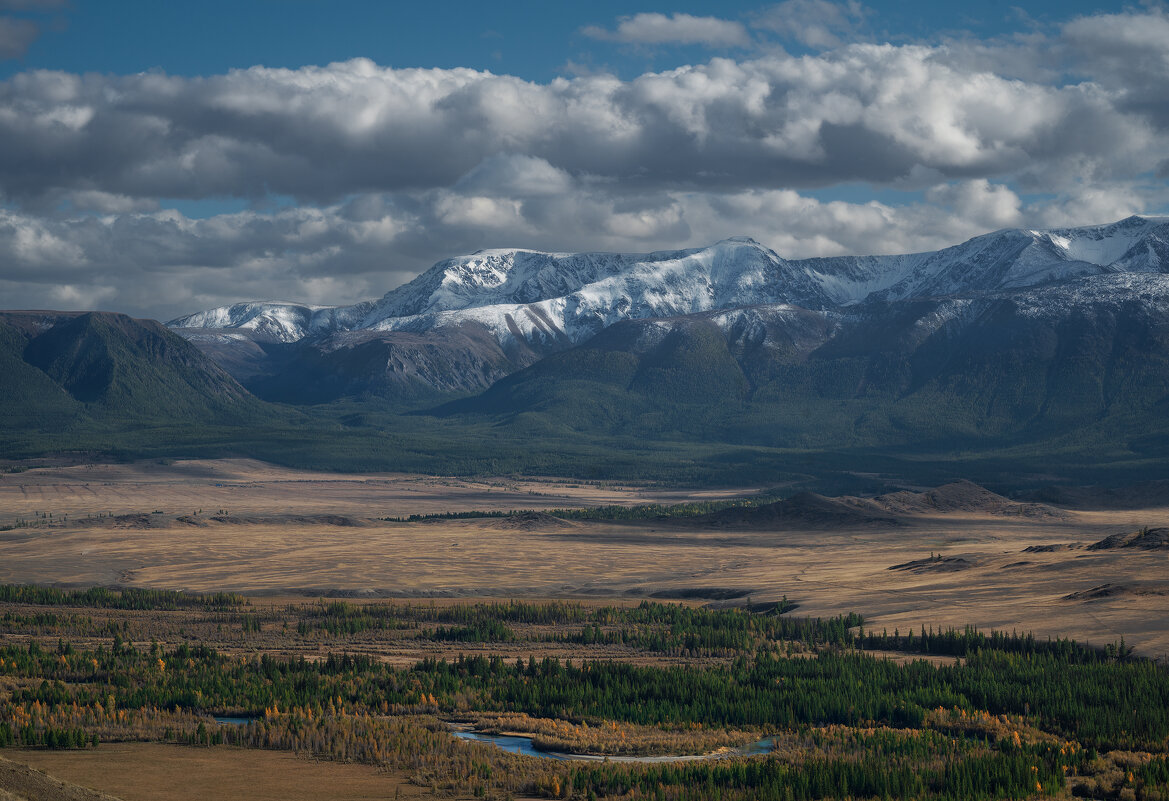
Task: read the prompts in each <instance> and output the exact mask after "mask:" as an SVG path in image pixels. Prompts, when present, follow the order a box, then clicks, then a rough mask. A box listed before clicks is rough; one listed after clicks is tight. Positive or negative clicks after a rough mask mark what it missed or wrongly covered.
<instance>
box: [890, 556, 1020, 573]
mask: <svg viewBox="0 0 1169 801" xmlns="http://www.w3.org/2000/svg"><path fill="white" fill-rule="evenodd" d="M1015 566H1017V564H1016V565H1006V567H1015ZM972 567H974V563H973V562H971V561H970V560H969V559H963V558H962V557H960V556H935V557H933V558H932V559H914V560H913V561H912V562H902V563H901V564H899V565H893V566H891V567H890V568H889V569H890V570H908V571H910V572H911V573H953V572H955V571H958V570H969V569H970V568H972Z"/></svg>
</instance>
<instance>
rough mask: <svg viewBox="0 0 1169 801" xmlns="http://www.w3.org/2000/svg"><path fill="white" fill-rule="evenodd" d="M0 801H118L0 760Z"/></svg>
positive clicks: (109, 796) (25, 766) (29, 768)
mask: <svg viewBox="0 0 1169 801" xmlns="http://www.w3.org/2000/svg"><path fill="white" fill-rule="evenodd" d="M0 801H118V799H117V798H115V797H114V796H112V795H106V794H105V793H99V792H98V791H96V790H90V789H89V788H87V787H82V786H80V785H77V784H70V783H68V782H63V781H61V780H60V779H55V778H53V777H52V776H50V775H49V774H47V773H42V772H41V771H39V770H37V769H35V768H31V767H29V766H27V765H21V764H18V763H16V762H12V761H11V760H8V759H4V758H3V757H0Z"/></svg>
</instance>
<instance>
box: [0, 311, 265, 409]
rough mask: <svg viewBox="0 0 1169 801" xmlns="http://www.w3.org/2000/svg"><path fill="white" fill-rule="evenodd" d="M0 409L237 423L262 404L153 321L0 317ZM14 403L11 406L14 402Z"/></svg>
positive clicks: (92, 315) (100, 315)
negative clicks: (0, 368)
mask: <svg viewBox="0 0 1169 801" xmlns="http://www.w3.org/2000/svg"><path fill="white" fill-rule="evenodd" d="M0 360H2V363H3V364H4V365H5V366H6V367H8V368H9V369H7V370H5V371H4V373H3V379H0V380H2V381H3V385H4V390H5V391H4V393H3V394H4V395H6V396H8V397H9V399H10V400H9V401H8V402H7V403H6V406H5V408H6V410H7V411H9V412H11V413H12V414H19V415H20V416H21V417H22V419H24V420H26V421H36V420H42V421H43V420H46V419H47V418H46V415H49V414H51V415H52V417H54V418H55V419H58V420H74V419H75V420H83V419H89V420H110V419H114V418H117V419H127V418H130V419H133V420H136V421H139V422H144V421H150V420H162V421H173V420H188V421H191V420H207V421H212V420H213V421H216V422H242V421H245V420H247V419H250V418H254V417H256V416H258V415H261V414H262V413H263V411H262V405H261V404H260V403H259V402H258V401H257V400H256V399H255V398H253V397H252V396H251V395H250V394H249V393H248V392H247V391H246V390H244V389H243V387H241V386H240V385H239V384H238V383H236V381H235V380H234V379H232V378H231V377H230V376H229V375H228V374H227V373H225V372H224V371H223V370H222V369H221V368H220V367H218V366H217V365H215V364H214V362H212V361H210V360H209V359H208V358H207V357H206V356H204V355H203V354H202V353H200V351H199V350H198V349H197V348H196V347H194V346H193V345H191V344H190V343H189V342H187V341H186V340H184V339H183V338H182V337H179V336H177V335H176V334H174V333H173V332H172V331H169V330H168V329H167V328H165V327H164V326H163V325H161V324H159V323H157V322H155V321H153V320H134V319H131V318H130V317H127V316H125V315H121V314H111V313H104V312H86V313H73V314H69V313H53V312H39V313H13V312H5V313H0ZM13 399H15V400H13Z"/></svg>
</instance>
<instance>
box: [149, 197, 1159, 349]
mask: <svg viewBox="0 0 1169 801" xmlns="http://www.w3.org/2000/svg"><path fill="white" fill-rule="evenodd" d="M1117 272H1123V273H1130V272H1146V273H1148V272H1162V273H1164V272H1169V217H1130V218H1127V219H1125V220H1121V221H1119V222H1115V223H1110V224H1107V225H1099V226H1089V227H1084V228H1062V229H1051V230H1047V231H1038V230H1026V229H1004V230H1001V231H995V232H992V233H989V234H984V235H982V236H979V237H975V238H974V239H971V240H969V241H967V242H964V243H962V244H959V245H955V246H953V247H950V248H945V249H943V250H940V251H933V252H925V253H915V254H907V255H896V256H843V257H830V258H815V259H803V260H798V261H789V260H786V259H783V258H781V257H780V256H778V255H776V254H775V253H774V252H773V251H771V250H769V249H768V248H765V247H763V246H762V245H760V244H758V243H756V242H755V241H754V240H751V239H749V238H746V237H736V238H733V239H726V240H722V241H720V242H717V243H715V244H714V245H710V246H708V247H704V248H693V249H687V250H672V251H656V252H653V253H648V254H619V253H545V252H540V251H534V250H524V249H491V250H482V251H479V252H477V253H474V254H471V255H468V256H460V257H455V258H451V259H446V260H443V261H441V262H439V263H437V264H435V265H434V266H433V267H432V268H430V269H429V270H427V271H426V272H424V273H423V274H421V275H419V276H418V277H417V278H415V279H414V280H413V281H411V282H409V283H407V284H405V285H403V286H401V287H398V288H397V289H394V290H392V291H390V292H388V293H386V295H385V296H384V297H383V298H382V299H381V300H378V301H373V302H367V303H362V304H357V305H356V306H343V307H320V306H306V305H298V304H278V303H271V302H257V303H249V304H236V305H234V306H230V307H223V308H221V309H212V310H209V311H206V312H200V313H198V314H194V315H189V316H187V317H183V318H179V319H178V320H174V321H171V322H170V323H168V325H171V326H173V327H188V328H221V329H222V328H235V329H241V330H249V331H252V332H253V333H255V334H256V335H258V336H261V337H264V338H269V339H272V340H274V341H281V342H290V341H295V340H297V339H300V338H302V337H304V336H307V335H310V334H314V333H332V332H337V331H346V330H354V329H371V330H380V331H396V330H404V331H417V332H422V331H426V330H429V329H433V328H438V327H445V326H450V325H458V324H460V323H464V322H474V323H478V324H482V325H484V326H486V327H487V328H488V329H489V330H491V331H492V332H493V333H494V334H495V336H496V337H497V339H498V340H499V341H500V342H501V343H507V342H512V341H519V340H524V341H526V342H528V343H536V342H542V343H545V344H552V343H570V342H579V341H582V340H583V339H585V338H587V337H588V336H591V335H593V334H595V333H597V332H598V331H599V330H601V329H603V328H605V327H607V326H609V325H612V324H613V323H615V322H618V321H620V320H623V319H645V318H653V317H672V316H678V315H684V314H693V313H698V312H707V311H713V310H718V309H730V308H735V307H741V306H750V305H760V304H792V305H795V306H800V307H804V308H808V309H819V310H830V309H834V308H839V307H842V306H849V305H855V304H857V303H861V302H864V301H865V300H868V299H880V300H886V301H897V300H904V299H907V298H912V297H948V296H954V295H962V294H970V293H975V294H977V293H984V292H994V291H1002V290H1010V289H1025V288H1028V287H1034V286H1037V285H1044V284H1051V283H1058V282H1066V281H1074V280H1076V279H1082V278H1086V277H1090V276H1098V275H1102V274H1106V273H1117Z"/></svg>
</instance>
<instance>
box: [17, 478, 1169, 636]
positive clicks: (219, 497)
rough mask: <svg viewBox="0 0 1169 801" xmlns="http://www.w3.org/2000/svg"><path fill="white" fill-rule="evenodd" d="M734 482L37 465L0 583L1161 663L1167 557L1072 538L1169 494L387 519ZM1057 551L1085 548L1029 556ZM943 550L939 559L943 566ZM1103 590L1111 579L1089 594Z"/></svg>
mask: <svg viewBox="0 0 1169 801" xmlns="http://www.w3.org/2000/svg"><path fill="white" fill-rule="evenodd" d="M757 489H759V488H751V487H745V488H741V489H740V490H738V492H739V493H742V492H749V491H753V490H757ZM772 489H773V488H772ZM733 494H736V492H735V491H718V492H716V491H706V492H704V493H687V492H685V491H681V490H668V491H667V490H657V489H654V488H652V487H637V486H629V485H613V484H598V483H587V482H579V481H551V480H540V481H536V480H527V481H518V480H510V479H509V480H495V481H470V480H459V479H443V478H435V477H426V476H416V475H406V474H400V475H374V476H337V475H333V474H320V473H311V472H301V471H290V470H285V469H282V468H273V467H271V466H268V465H263V464H261V463H257V462H250V461H226V462H214V461H212V462H207V461H188V462H182V461H180V462H175V463H173V464H170V465H163V464H158V463H157V462H144V463H136V464H133V465H98V466H74V467H57V468H44V469H35V470H29V471H26V472H22V473H16V474H8V475H3V476H0V518H3V519H6V520H7V522H8V523H9V525H11V524H13V523H14V522H16V521H17V520H24V521H30V526H31V527H25V528H13V529H11V530H9V531H6V532H0V581H4V582H37V583H46V584H53V583H58V584H72V585H111V584H121V585H129V586H142V587H155V588H168V589H186V590H191V591H203V592H205V591H216V590H224V589H226V590H232V591H238V592H243V593H248V594H258V595H272V596H281V595H289V594H292V595H297V596H301V597H303V596H304V595H306V594H307V595H310V596H318V595H339V596H342V597H346V596H348V597H402V598H418V597H440V598H441V597H454V598H460V597H461V598H471V597H497V598H507V597H524V598H551V597H574V598H617V599H626V600H638V599H641V598H645V597H654V596H657V597H663V598H681V599H686V598H693V599H698V600H702V599H705V600H718V599H720V598H721V599H724V600H726V599H729V600H732V601H737V602H744V601H746V600H747V599H751V600H754V601H760V602H761V601H774V600H778V599H780V598H782V597H784V596H787V597H788V598H790V599H792V600H793V601H796V602H798V603H799V604H800V609H801V613H807V614H814V615H835V614H843V613H847V612H849V611H854V610H864V612H865V614H866V615H867V616H868V617H869V618H870V620H871V621H872V622H873V625H879V626H882V627H887V628H888V629H889V630H893V629H894V628H896V627H907V626H914V627H916V626H920V625H922V624H925V625H933V626H936V627H945V626H963V625H966V624H972V625H976V626H979V627H981V628H987V629H989V628H1000V629H1012V628H1015V629H1020V630H1029V631H1034V632H1036V634H1038V635H1040V636H1047V635H1051V636H1073V637H1076V638H1078V639H1081V640H1088V641H1092V642H1100V643H1103V642H1110V641H1112V640H1115V639H1119V638H1120V637H1125V639H1126V640H1127V641H1128V642H1129V643H1131V644H1133V645H1135V646H1136V647H1137V648H1138V649H1139V650H1140V651H1141V652H1142V653H1145V654H1148V655H1152V656H1157V655H1164V654H1167V653H1169V630H1167V629H1166V627H1165V626H1164V623H1163V621H1164V620H1165V619H1166V618H1167V617H1169V577H1166V574H1165V571H1164V564H1165V563H1164V558H1165V557H1164V554H1163V552H1159V551H1143V550H1139V549H1136V550H1107V551H1086V550H1084V549H1083V547H1082V546H1085V545H1087V544H1089V543H1091V542H1094V541H1096V540H1099V539H1101V538H1103V537H1105V536H1108V535H1110V534H1114V533H1118V532H1123V531H1130V530H1135V529H1138V528H1141V527H1144V526H1152V527H1156V526H1164V525H1166V524H1169V508H1167V507H1164V506H1161V507H1157V506H1153V507H1149V508H1135V509H1123V510H1097V511H1083V510H1079V511H1076V510H1064V511H1061V512H1059V514H1056V515H1051V516H1040V517H1027V516H1023V515H1009V514H996V513H990V512H986V511H978V510H975V511H951V512H932V513H920V512H918V513H914V514H912V515H907V516H904V517H903V519H902V523H903V524H902V525H898V526H895V527H888V526H880V525H858V526H855V527H849V526H847V525H826V524H823V523H817V522H816V521H812V522H811V523H808V522H807V521H805V522H800V521H799V520H796V521H794V522H792V521H788V522H784V523H778V524H749V525H741V526H736V525H720V526H713V525H706V524H704V523H703V522H702V521H701V520H695V519H691V518H679V519H661V520H655V519H650V520H642V521H606V520H592V521H590V520H552V519H547V518H538V517H537V518H534V519H521V518H508V517H502V518H499V517H496V518H491V517H488V518H472V519H454V520H443V519H437V520H425V521H419V522H414V523H398V522H388V521H387V520H385V519H384V518H388V517H403V516H408V515H410V514H434V513H439V512H460V511H467V510H475V509H478V510H497V511H498V510H511V509H533V508H534V509H539V508H545V509H549V508H558V507H569V506H588V505H602V504H610V503H620V504H628V505H634V504H639V503H648V502H655V503H673V502H678V501H682V500H688V499H694V498H700V499H718V498H722V497H727V496H729V495H733ZM38 512H39V513H40V514H41V516H37V514H38ZM195 512H199V514H197V515H196V514H194V513H195ZM49 513H51V514H52V515H53V517H52V519H51V520H50V519H48V518H47V517H45V516H44V515H46V514H49ZM66 515H68V519H67V520H66V519H64V517H65V516H66ZM106 515H108V516H106ZM1051 544H1060V545H1076V546H1081V547H1078V548H1075V549H1056V550H1050V551H1047V552H1026V551H1025V549H1027V548H1030V547H1033V546H1045V545H1051ZM931 555H942V556H944V557H945V561H942V562H939V563H936V564H935V563H931V562H929V561H928V560H929V557H931ZM923 559H924V560H927V561H926V563H924V564H921V565H917V566H913V567H909V568H905V569H890V568H892V567H894V566H897V565H902V564H906V563H910V562H913V561H915V560H923ZM1104 585H1110V586H1109V587H1107V588H1106V589H1104V590H1099V591H1096V592H1093V591H1094V590H1098V588H1101V587H1103V586H1104Z"/></svg>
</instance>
